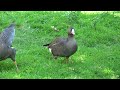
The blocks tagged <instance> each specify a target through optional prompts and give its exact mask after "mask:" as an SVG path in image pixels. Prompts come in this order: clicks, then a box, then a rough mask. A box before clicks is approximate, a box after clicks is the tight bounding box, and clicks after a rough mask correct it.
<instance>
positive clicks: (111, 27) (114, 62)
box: [0, 11, 120, 79]
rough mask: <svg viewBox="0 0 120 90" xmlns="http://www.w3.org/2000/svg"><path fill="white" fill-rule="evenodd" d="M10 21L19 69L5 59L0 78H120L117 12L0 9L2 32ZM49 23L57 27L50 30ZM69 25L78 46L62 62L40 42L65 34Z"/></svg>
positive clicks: (118, 17) (119, 38) (119, 41)
mask: <svg viewBox="0 0 120 90" xmlns="http://www.w3.org/2000/svg"><path fill="white" fill-rule="evenodd" d="M11 22H15V23H16V35H15V38H14V41H13V46H14V47H15V48H16V49H17V54H16V61H17V63H18V68H19V73H17V72H16V68H15V66H14V64H13V62H12V61H11V60H10V59H7V60H4V61H1V62H0V78H4V79H10V78H12V79H119V78H120V70H119V66H120V61H119V60H120V26H119V25H120V12H114V14H113V13H111V12H102V13H97V12H95V14H94V13H93V14H92V13H91V14H88V13H85V12H84V13H82V12H52V11H23V12H21V11H11V12H10V11H9V12H7V11H6V12H3V11H1V12H0V30H1V32H2V31H3V30H4V28H6V27H7V26H9V25H10V23H11ZM51 26H55V27H57V28H58V29H59V30H60V31H59V32H55V31H53V30H52V29H51ZM68 26H73V27H74V28H75V33H76V35H75V38H76V40H77V43H78V50H77V52H76V53H75V54H74V55H73V56H71V57H70V61H69V63H68V64H64V63H61V62H62V61H63V60H64V58H58V59H57V60H55V59H53V57H52V55H51V53H49V51H48V49H47V48H45V47H43V46H42V45H44V44H46V43H48V42H50V41H52V40H53V39H54V38H55V37H58V36H64V37H67V29H68Z"/></svg>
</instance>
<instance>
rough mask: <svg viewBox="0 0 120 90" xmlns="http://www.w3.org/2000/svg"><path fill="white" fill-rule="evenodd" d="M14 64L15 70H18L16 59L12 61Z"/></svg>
mask: <svg viewBox="0 0 120 90" xmlns="http://www.w3.org/2000/svg"><path fill="white" fill-rule="evenodd" d="M14 64H15V66H16V69H17V71H18V66H17V62H16V61H14Z"/></svg>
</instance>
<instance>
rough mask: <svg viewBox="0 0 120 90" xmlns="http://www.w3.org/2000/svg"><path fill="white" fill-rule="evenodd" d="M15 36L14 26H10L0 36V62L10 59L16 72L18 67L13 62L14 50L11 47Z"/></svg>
mask: <svg viewBox="0 0 120 90" xmlns="http://www.w3.org/2000/svg"><path fill="white" fill-rule="evenodd" d="M14 36H15V24H11V25H10V26H9V27H7V28H6V29H5V30H4V31H3V32H1V34H0V61H2V60H6V59H7V58H11V60H12V61H13V62H14V64H15V66H16V69H17V71H18V66H17V63H16V60H15V56H16V49H15V48H13V47H12V42H13V39H14Z"/></svg>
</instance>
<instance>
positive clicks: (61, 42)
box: [43, 27, 78, 62]
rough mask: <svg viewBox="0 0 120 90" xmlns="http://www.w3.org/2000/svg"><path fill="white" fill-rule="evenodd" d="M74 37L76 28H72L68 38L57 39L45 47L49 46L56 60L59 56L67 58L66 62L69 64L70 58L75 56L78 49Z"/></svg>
mask: <svg viewBox="0 0 120 90" xmlns="http://www.w3.org/2000/svg"><path fill="white" fill-rule="evenodd" d="M74 35H75V32H74V28H72V27H71V28H69V30H68V37H67V38H56V39H55V40H53V41H52V42H51V43H49V44H45V45H43V46H48V48H49V50H50V52H52V54H53V56H54V57H55V58H57V57H58V56H59V57H66V62H68V59H69V57H70V56H71V55H73V54H74V53H75V52H76V51H77V48H78V46H77V43H76V40H75V38H74Z"/></svg>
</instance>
